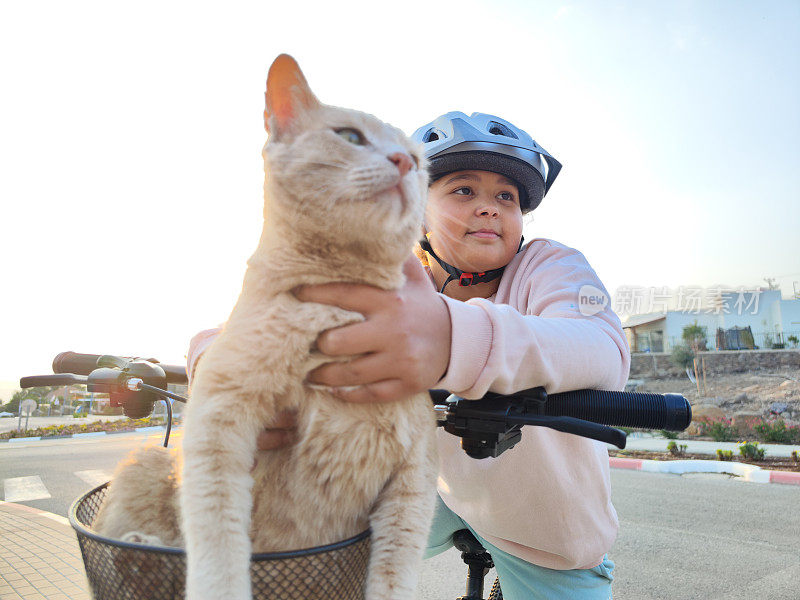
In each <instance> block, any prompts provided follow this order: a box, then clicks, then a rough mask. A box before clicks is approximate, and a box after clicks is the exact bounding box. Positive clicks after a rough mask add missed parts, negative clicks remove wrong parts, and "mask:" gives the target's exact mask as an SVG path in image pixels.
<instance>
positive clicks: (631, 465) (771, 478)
mask: <svg viewBox="0 0 800 600" xmlns="http://www.w3.org/2000/svg"><path fill="white" fill-rule="evenodd" d="M608 462H609V466H610V467H611V468H612V469H629V470H633V471H647V472H649V473H670V474H673V475H683V474H684V473H726V474H728V475H735V476H737V477H741V478H742V481H748V482H751V483H783V484H787V485H800V473H795V472H792V471H768V470H766V469H762V468H761V467H757V466H755V465H747V464H744V463H737V462H727V461H719V460H648V459H643V458H619V457H615V456H610V457H609V458H608Z"/></svg>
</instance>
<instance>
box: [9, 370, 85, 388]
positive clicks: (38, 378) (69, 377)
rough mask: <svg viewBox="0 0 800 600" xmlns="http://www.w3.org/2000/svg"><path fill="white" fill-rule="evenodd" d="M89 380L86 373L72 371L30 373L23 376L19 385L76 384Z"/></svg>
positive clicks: (26, 386)
mask: <svg viewBox="0 0 800 600" xmlns="http://www.w3.org/2000/svg"><path fill="white" fill-rule="evenodd" d="M88 380H89V378H88V377H86V376H85V375H73V374H72V373H59V374H57V375H30V376H28V377H21V378H20V380H19V387H21V388H23V389H25V388H30V387H43V386H48V385H74V384H79V383H86V382H87V381H88Z"/></svg>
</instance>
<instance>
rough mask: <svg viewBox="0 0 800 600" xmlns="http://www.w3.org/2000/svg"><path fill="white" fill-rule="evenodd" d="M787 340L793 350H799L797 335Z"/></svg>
mask: <svg viewBox="0 0 800 600" xmlns="http://www.w3.org/2000/svg"><path fill="white" fill-rule="evenodd" d="M786 340H787V341H788V342H789V343H790V344H791V345H792V348H797V344H798V343H800V340H799V339H797V336H796V335H790V336H789V337H788V338H786Z"/></svg>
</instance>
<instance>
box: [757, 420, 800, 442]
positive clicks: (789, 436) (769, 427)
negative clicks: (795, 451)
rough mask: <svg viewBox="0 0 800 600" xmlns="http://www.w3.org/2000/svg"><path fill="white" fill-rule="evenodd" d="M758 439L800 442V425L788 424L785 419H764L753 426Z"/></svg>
mask: <svg viewBox="0 0 800 600" xmlns="http://www.w3.org/2000/svg"><path fill="white" fill-rule="evenodd" d="M753 429H755V431H756V434H757V435H758V439H759V440H760V441H762V442H774V443H776V444H794V443H800V427H797V425H790V426H788V427H787V426H786V422H785V421H784V420H783V419H779V420H777V421H773V422H770V421H764V422H763V423H761V424H759V425H756V426H755V427H753Z"/></svg>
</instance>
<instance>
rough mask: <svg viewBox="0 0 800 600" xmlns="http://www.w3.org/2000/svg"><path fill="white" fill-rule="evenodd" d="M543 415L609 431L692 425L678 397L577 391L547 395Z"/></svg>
mask: <svg viewBox="0 0 800 600" xmlns="http://www.w3.org/2000/svg"><path fill="white" fill-rule="evenodd" d="M544 414H546V415H553V416H567V417H575V418H577V419H583V420H585V421H592V422H593V423H600V424H601V425H610V426H612V427H637V428H642V429H666V430H668V431H683V430H684V429H686V428H687V427H688V426H689V423H691V421H692V406H691V405H690V404H689V402H688V400H686V398H684V397H683V396H681V395H680V394H649V393H642V392H611V391H605V390H578V391H574V392H564V393H560V394H548V395H547V402H546V403H545V405H544Z"/></svg>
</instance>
